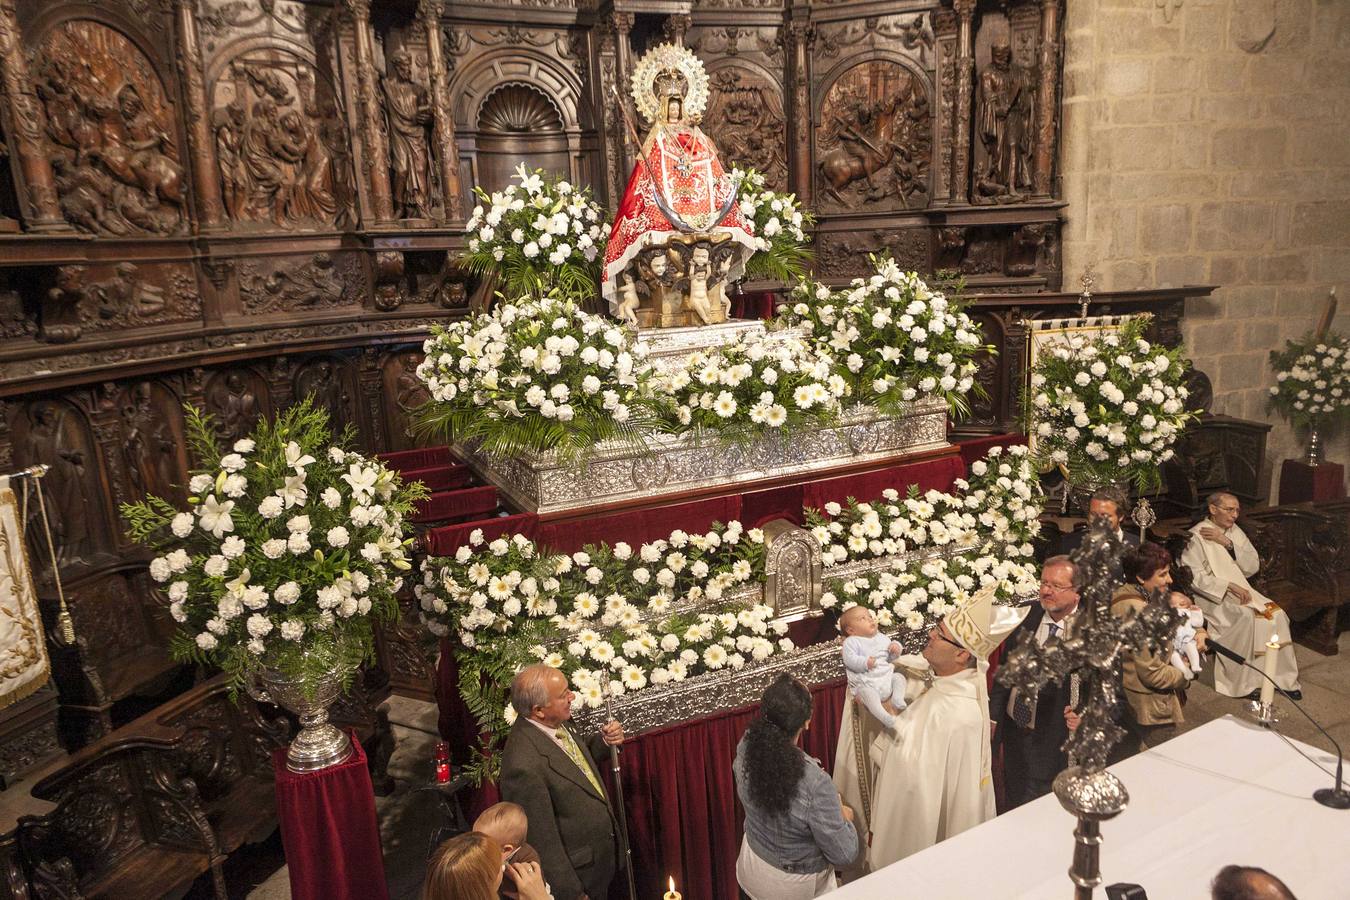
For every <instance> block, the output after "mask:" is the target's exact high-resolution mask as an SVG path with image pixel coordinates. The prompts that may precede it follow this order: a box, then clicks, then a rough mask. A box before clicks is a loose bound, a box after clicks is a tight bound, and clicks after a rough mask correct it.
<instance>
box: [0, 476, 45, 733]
mask: <svg viewBox="0 0 1350 900" xmlns="http://www.w3.org/2000/svg"><path fill="white" fill-rule="evenodd" d="M32 502H34V503H35V502H37V501H36V500H33V501H32ZM23 526H24V522H23V518H22V517H21V516H20V515H19V500H18V498H17V497H16V496H15V494H14V489H13V487H12V486H11V483H10V479H9V477H8V476H0V707H5V706H9V705H10V704H11V703H15V702H17V701H19V700H22V699H23V698H24V697H27V696H28V695H29V694H31V693H33V692H34V691H36V690H37V689H38V688H40V687H42V686H43V685H44V684H46V683H47V678H48V677H49V674H50V671H51V665H50V663H49V662H48V659H47V645H46V642H45V641H44V640H43V635H42V613H41V612H40V611H39V609H38V599H37V591H36V590H35V589H34V587H33V572H32V569H31V568H30V567H29V565H28V553H27V551H26V548H25V545H24V527H23Z"/></svg>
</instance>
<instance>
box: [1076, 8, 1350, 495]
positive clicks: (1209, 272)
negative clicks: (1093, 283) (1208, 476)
mask: <svg viewBox="0 0 1350 900" xmlns="http://www.w3.org/2000/svg"><path fill="white" fill-rule="evenodd" d="M1066 6H1067V18H1066V21H1065V28H1066V35H1065V37H1066V50H1065V61H1064V128H1063V148H1062V157H1061V158H1062V160H1063V162H1062V168H1063V196H1064V198H1065V199H1066V200H1068V201H1069V204H1070V205H1069V209H1068V216H1069V221H1068V226H1067V228H1066V230H1065V233H1064V276H1065V277H1064V280H1065V287H1066V289H1073V288H1074V287H1076V286H1077V281H1078V277H1079V275H1080V274H1081V273H1082V272H1083V271H1084V269H1086V268H1088V267H1089V266H1091V268H1092V269H1093V270H1094V272H1095V273H1096V275H1097V285H1098V287H1099V288H1100V289H1118V290H1124V289H1130V288H1148V287H1165V286H1179V285H1182V284H1197V283H1203V284H1216V285H1219V286H1220V287H1219V289H1218V290H1216V291H1215V292H1214V294H1213V296H1212V297H1211V298H1209V299H1203V300H1191V301H1188V302H1187V308H1186V328H1185V334H1186V341H1187V344H1188V345H1189V347H1190V351H1191V356H1192V358H1193V359H1194V361H1195V364H1196V366H1197V367H1199V368H1200V369H1202V370H1203V371H1204V372H1206V373H1207V374H1208V375H1209V376H1210V378H1211V379H1212V380H1213V384H1214V393H1215V402H1214V411H1215V412H1218V413H1225V414H1228V415H1232V416H1239V417H1241V418H1246V419H1257V420H1263V421H1270V422H1273V423H1275V428H1274V429H1273V430H1272V431H1271V436H1270V442H1269V445H1268V451H1267V457H1266V460H1267V469H1268V470H1269V469H1272V468H1273V477H1272V482H1273V483H1272V485H1271V488H1272V493H1271V498H1272V502H1274V498H1275V496H1276V494H1275V491H1278V483H1277V482H1278V479H1279V464H1280V461H1281V460H1282V459H1285V458H1288V457H1293V456H1298V455H1300V453H1301V450H1302V435H1295V434H1294V433H1293V432H1292V431H1291V429H1290V428H1289V426H1288V425H1287V424H1286V423H1284V422H1283V420H1281V419H1280V418H1279V416H1278V414H1277V413H1274V412H1273V411H1271V410H1269V409H1268V408H1267V388H1268V386H1269V385H1270V384H1271V383H1272V381H1273V374H1272V372H1271V371H1270V368H1269V365H1268V361H1267V356H1268V354H1269V352H1270V350H1271V349H1273V348H1275V347H1277V346H1282V345H1283V342H1284V341H1285V340H1286V339H1288V338H1294V337H1298V336H1300V335H1302V334H1303V333H1305V332H1307V331H1309V330H1310V329H1311V328H1312V327H1313V325H1314V324H1315V322H1316V320H1317V319H1318V318H1319V316H1320V315H1321V311H1322V303H1323V300H1324V298H1325V297H1326V296H1327V293H1328V291H1329V290H1330V289H1331V288H1332V287H1333V286H1337V285H1339V292H1340V295H1341V297H1342V300H1341V304H1340V308H1341V311H1340V313H1339V315H1338V316H1337V318H1336V328H1337V329H1338V330H1340V331H1341V332H1342V333H1344V332H1346V331H1350V2H1347V0H1156V2H1155V0H1070V2H1068V3H1067V4H1066ZM1329 454H1330V456H1331V458H1332V459H1334V460H1336V461H1338V462H1341V463H1345V464H1350V435H1347V434H1344V433H1342V434H1340V435H1337V436H1336V437H1335V439H1334V440H1332V441H1331V442H1330V446H1329Z"/></svg>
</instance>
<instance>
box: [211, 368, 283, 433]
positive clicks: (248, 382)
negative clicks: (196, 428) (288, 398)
mask: <svg viewBox="0 0 1350 900" xmlns="http://www.w3.org/2000/svg"><path fill="white" fill-rule="evenodd" d="M206 411H207V412H209V413H210V414H211V418H212V420H213V422H214V424H215V429H216V434H217V435H218V436H219V438H220V441H221V443H222V444H233V443H234V442H235V441H237V440H239V439H240V438H242V437H245V436H246V435H247V434H248V433H249V432H250V431H252V430H253V426H254V425H256V424H257V423H258V420H259V419H261V418H262V417H263V416H265V415H268V414H269V413H270V412H271V403H270V401H269V398H268V392H267V382H266V381H265V380H264V379H263V377H262V376H261V375H259V374H258V373H257V372H255V371H254V370H253V369H248V368H243V367H240V368H237V369H224V370H222V371H219V372H213V373H211V376H210V377H209V378H208V379H207V381H206Z"/></svg>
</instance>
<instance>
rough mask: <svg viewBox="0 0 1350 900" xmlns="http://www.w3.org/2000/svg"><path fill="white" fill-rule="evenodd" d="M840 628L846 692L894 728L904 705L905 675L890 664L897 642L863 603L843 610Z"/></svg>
mask: <svg viewBox="0 0 1350 900" xmlns="http://www.w3.org/2000/svg"><path fill="white" fill-rule="evenodd" d="M839 630H840V631H841V632H843V634H844V649H843V656H844V669H845V670H846V671H847V673H848V687H849V691H850V692H852V694H853V696H854V697H855V698H857V700H858V701H859V702H860V703H862V705H863V706H865V707H867V711H868V712H870V713H871V714H872V715H873V716H875V717H876V719H877V721H879V722H880V723H881V724H882V725H885V726H886V727H887V728H889V729H891V730H894V729H895V717H896V716H897V715H898V714H899V713H900V710H902V709H904V708H905V676H904V675H901V674H900V673H899V672H897V671H896V670H895V666H894V665H892V663H893V662H894V661H895V658H896V657H897V656H899V655H900V645H899V644H898V643H896V642H895V641H893V640H891V639H890V638H889V637H887V636H886V635H884V634H881V633H880V629H879V627H878V625H877V617H876V615H875V614H874V613H873V612H872V611H871V610H870V609H867V608H866V607H863V606H851V607H849V608H848V609H846V610H844V614H843V615H841V616H840V617H839Z"/></svg>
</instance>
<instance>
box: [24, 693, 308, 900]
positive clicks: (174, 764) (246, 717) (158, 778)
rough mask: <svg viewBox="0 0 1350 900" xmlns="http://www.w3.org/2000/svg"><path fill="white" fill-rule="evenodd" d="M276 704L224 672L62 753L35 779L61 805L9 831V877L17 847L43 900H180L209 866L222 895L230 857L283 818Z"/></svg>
mask: <svg viewBox="0 0 1350 900" xmlns="http://www.w3.org/2000/svg"><path fill="white" fill-rule="evenodd" d="M269 711H270V708H266V707H259V706H258V705H257V704H256V703H254V702H253V701H252V700H251V699H249V698H248V697H247V696H242V695H241V696H240V697H239V702H238V703H237V704H236V703H234V702H232V701H231V699H230V693H229V688H228V686H227V685H226V683H225V680H224V676H219V675H218V676H216V677H215V678H212V679H210V680H209V681H206V682H203V683H202V684H199V685H197V686H196V687H194V688H193V689H191V690H189V691H187V692H186V693H184V694H182V695H180V696H179V697H177V698H175V699H174V700H172V701H170V702H169V703H167V704H164V705H162V706H160V707H158V708H156V709H155V710H152V711H151V712H149V713H147V714H145V715H144V716H141V717H140V718H138V719H136V720H135V721H133V722H129V723H128V724H126V725H124V726H122V727H121V728H118V729H117V730H115V731H113V732H112V733H110V734H108V735H106V736H104V737H103V738H100V739H99V740H97V741H95V742H93V743H91V744H89V745H88V746H86V747H84V748H83V749H81V750H79V751H78V752H76V753H75V754H73V755H72V756H70V757H69V758H67V759H65V760H63V761H61V762H60V763H59V767H56V768H55V771H53V772H51V774H48V775H47V776H46V777H44V778H42V779H41V780H40V781H38V783H37V784H36V785H35V786H34V787H33V796H35V797H38V798H40V799H43V800H48V801H50V802H52V803H54V804H56V808H55V809H54V810H53V811H51V812H49V813H45V814H43V815H40V816H25V817H23V818H21V819H20V820H19V823H18V827H17V828H15V830H14V831H13V832H11V833H10V834H9V835H6V836H4V837H2V838H0V877H2V876H3V875H4V869H3V861H4V855H3V854H4V851H5V848H6V847H9V848H10V849H11V851H12V854H13V855H12V859H13V861H14V864H15V867H16V871H18V872H19V873H21V875H22V879H23V881H25V882H26V883H27V885H28V886H29V888H30V889H31V891H30V892H31V894H32V896H34V897H60V898H67V897H69V898H74V897H89V898H93V897H107V898H128V900H131V898H138V900H139V898H148V897H161V896H165V897H175V896H181V895H182V894H183V893H184V892H186V891H187V890H188V888H189V887H190V886H191V885H192V883H193V882H194V881H195V880H196V879H197V878H198V877H199V876H201V875H202V874H203V873H206V872H210V873H211V882H212V888H213V890H214V893H215V896H216V897H218V898H220V900H225V897H226V894H225V886H224V881H223V879H222V876H221V869H220V866H221V864H222V863H223V862H224V860H225V859H226V858H227V857H228V856H229V854H230V853H232V852H234V851H235V850H237V849H238V848H239V847H240V846H242V845H243V844H246V843H251V842H255V841H259V840H262V839H264V838H266V837H267V836H268V835H269V834H271V832H272V831H273V829H275V827H276V803H275V799H274V794H273V783H272V761H271V754H272V750H273V749H275V748H277V747H281V746H284V745H285V743H286V741H287V740H288V739H289V735H290V725H289V723H288V722H287V721H286V720H285V718H283V717H280V716H277V717H275V718H269ZM15 896H25V895H23V894H15ZM3 897H4V894H3V888H0V898H3Z"/></svg>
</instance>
